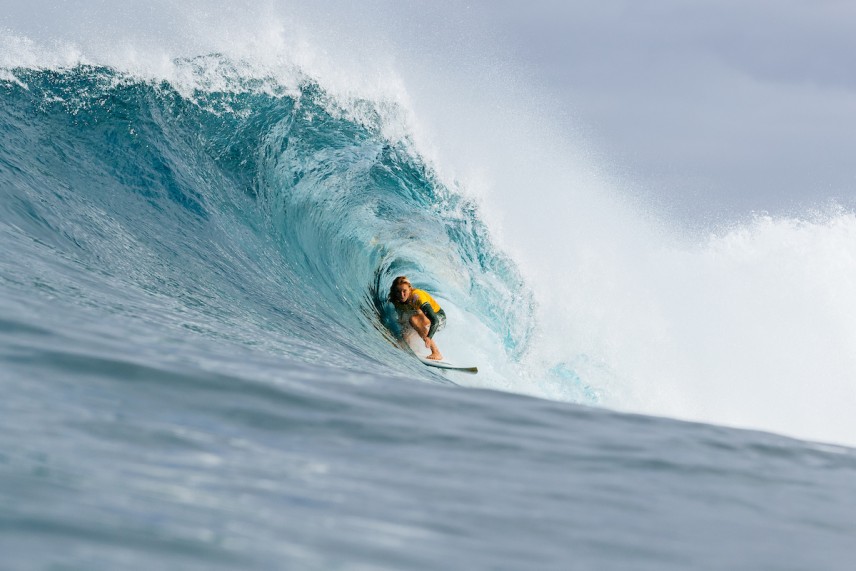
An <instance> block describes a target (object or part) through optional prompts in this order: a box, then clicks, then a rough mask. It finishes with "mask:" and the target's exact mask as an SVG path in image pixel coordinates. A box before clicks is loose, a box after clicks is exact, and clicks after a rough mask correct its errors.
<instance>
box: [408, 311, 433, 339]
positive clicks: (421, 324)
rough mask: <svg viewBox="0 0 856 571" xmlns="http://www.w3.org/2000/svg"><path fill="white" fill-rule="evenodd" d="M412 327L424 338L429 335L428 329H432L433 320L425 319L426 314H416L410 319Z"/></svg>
mask: <svg viewBox="0 0 856 571" xmlns="http://www.w3.org/2000/svg"><path fill="white" fill-rule="evenodd" d="M410 326H411V327H412V328H413V329H414V330H415V331H416V333H418V334H419V336H420V337H424V336H425V335H428V329H430V328H431V320H430V319H428V318H427V317H425V314H424V313H414V314H413V315H412V316H411V317H410Z"/></svg>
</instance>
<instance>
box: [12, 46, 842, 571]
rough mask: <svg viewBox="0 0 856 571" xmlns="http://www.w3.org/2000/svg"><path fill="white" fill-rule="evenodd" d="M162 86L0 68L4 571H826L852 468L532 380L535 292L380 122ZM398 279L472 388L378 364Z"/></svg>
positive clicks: (364, 115) (250, 95)
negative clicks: (427, 310) (404, 280)
mask: <svg viewBox="0 0 856 571" xmlns="http://www.w3.org/2000/svg"><path fill="white" fill-rule="evenodd" d="M176 65H177V66H178V67H179V68H180V69H181V70H182V73H183V74H184V75H183V77H185V79H186V80H187V81H184V82H183V83H182V85H180V86H179V85H175V84H173V83H171V82H170V81H168V80H166V79H163V80H155V79H152V78H150V77H149V78H141V77H139V76H138V75H136V74H134V73H131V72H128V71H124V70H121V69H116V68H111V67H108V66H98V65H82V64H81V65H75V66H70V67H62V66H54V67H50V66H48V67H44V66H33V67H26V66H23V67H12V68H9V69H6V70H4V71H3V72H2V74H0V391H2V397H0V428H2V429H1V430H0V569H4V570H6V569H8V570H29V569H33V570H35V569H56V570H71V569H75V570H78V569H79V570H90V569H146V570H149V569H408V570H410V569H412V570H416V569H426V570H427V569H437V570H439V569H443V570H445V569H497V570H499V569H563V570H564V569H597V570H608V569H616V570H618V569H635V570H647V569H650V570H658V571H663V570H670V569H674V570H686V569H727V570H736V569H747V570H795V571H797V570H800V571H801V570H811V571H815V570H839V569H840V570H850V569H853V568H854V565H856V563H855V562H856V450H854V449H852V448H849V447H846V446H841V445H831V444H818V443H813V442H810V441H803V440H797V439H793V438H787V437H784V436H779V435H774V434H770V433H765V432H760V431H752V430H738V429H734V428H727V427H723V426H716V425H713V424H701V423H691V422H682V421H678V420H672V419H669V418H663V417H656V416H645V415H641V414H630V413H627V412H618V411H615V410H613V409H612V408H611V407H609V406H603V405H604V404H609V403H608V402H604V401H608V400H609V399H608V397H609V392H610V389H608V388H605V387H602V386H599V385H598V383H597V382H596V379H593V378H586V375H585V374H584V370H585V367H584V366H574V363H573V362H569V361H556V362H553V363H550V364H549V366H546V367H540V368H533V367H530V366H528V365H527V355H529V354H530V352H531V350H532V347H533V344H535V343H537V342H538V339H539V338H538V333H537V331H538V324H537V323H536V318H535V316H536V315H537V314H538V313H537V311H536V306H537V303H536V299H535V297H536V296H535V295H534V294H533V291H532V289H531V284H529V283H527V281H526V280H525V279H524V278H523V277H522V274H521V272H520V271H519V270H518V268H517V266H516V264H515V262H514V260H513V259H512V258H510V257H509V256H508V255H506V254H505V253H504V252H503V251H502V249H501V248H498V247H496V245H495V243H494V241H493V240H492V239H491V233H490V231H489V229H488V225H487V224H486V223H485V222H484V220H483V218H482V217H481V216H480V214H479V209H478V207H477V205H476V203H474V202H473V201H472V200H471V199H469V198H467V197H466V193H462V192H460V189H458V188H455V187H454V185H449V184H448V183H446V182H444V179H443V178H442V177H441V176H439V175H438V173H437V172H436V171H435V169H434V168H433V166H432V164H431V161H429V160H427V159H426V158H425V157H424V156H423V155H422V154H420V152H419V149H418V147H417V146H416V145H414V144H413V141H412V140H410V139H409V138H408V137H407V136H391V135H390V133H389V129H388V128H389V125H390V119H389V115H390V114H391V115H395V114H396V113H397V111H396V109H394V108H392V109H390V108H387V107H384V106H383V105H379V104H377V103H376V102H372V101H363V100H354V101H349V102H347V104H346V103H345V102H343V101H341V100H340V99H338V98H337V97H335V96H333V95H331V94H330V93H329V92H327V91H326V90H325V89H324V88H323V87H322V86H321V85H319V84H318V83H317V82H316V81H314V80H313V78H312V77H311V76H309V75H306V76H302V77H298V78H297V80H295V81H294V82H291V83H287V84H286V83H283V82H281V81H279V80H278V79H276V78H272V77H259V76H257V75H252V74H245V73H243V72H242V69H241V66H240V63H239V62H235V61H233V60H230V59H229V58H227V57H224V56H221V55H218V54H212V55H205V56H200V57H198V58H188V59H185V60H182V61H179V62H177V63H176ZM188 78H189V79H188ZM212 78H214V79H216V81H212ZM188 85H191V87H190V88H188V87H187V86H188ZM400 274H406V275H408V276H409V277H410V278H411V280H412V281H413V283H414V284H415V285H417V286H421V287H423V288H425V289H428V290H429V291H432V292H434V293H436V296H437V298H438V299H439V300H440V302H441V304H442V305H443V306H444V308H446V311H447V313H448V314H449V327H448V331H445V332H442V333H440V334H438V336H437V340H438V342H439V343H440V347H441V349H444V347H445V348H446V349H445V350H446V353H447V356H449V358H451V359H455V360H458V361H461V362H462V364H468V365H469V364H478V365H479V366H480V368H481V372H480V373H479V375H475V376H468V375H463V374H459V373H453V372H441V371H437V370H433V369H430V368H427V367H425V366H423V365H422V364H421V363H420V362H419V361H417V360H416V359H415V358H414V357H413V355H412V354H411V353H410V352H408V351H405V350H402V349H401V348H400V347H399V346H398V345H397V343H396V335H397V333H398V332H397V330H396V326H395V323H394V319H392V318H391V315H390V307H389V305H388V304H387V303H386V302H385V297H386V292H387V290H388V288H389V284H390V282H391V281H392V278H393V277H394V276H396V275H400ZM443 343H445V345H444V344H443ZM469 361H473V363H470V362H469ZM577 365H579V363H577ZM819 380H822V379H819ZM527 384H533V385H538V386H541V387H542V388H543V387H549V388H550V390H549V391H546V390H542V391H538V390H531V391H527V390H513V389H515V388H519V387H520V386H521V385H523V386H525V385H527ZM611 390H613V391H614V389H611ZM539 392H540V393H543V394H542V395H541V396H542V397H543V396H545V395H546V396H550V397H555V398H541V397H539V396H538V394H539ZM521 393H531V394H528V395H527V394H521ZM533 395H535V396H533ZM731 398H732V399H734V400H735V401H739V400H740V398H741V397H740V394H739V393H738V394H732V395H731ZM811 412H812V414H815V415H820V416H822V415H823V414H824V411H823V410H813V411H811ZM842 440H852V438H851V439H848V438H846V437H845V438H842Z"/></svg>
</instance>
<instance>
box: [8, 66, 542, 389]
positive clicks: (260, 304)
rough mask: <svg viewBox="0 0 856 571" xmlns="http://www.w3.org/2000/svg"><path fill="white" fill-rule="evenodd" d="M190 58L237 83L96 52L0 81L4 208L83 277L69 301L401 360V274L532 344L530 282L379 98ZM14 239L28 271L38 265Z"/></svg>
mask: <svg viewBox="0 0 856 571" xmlns="http://www.w3.org/2000/svg"><path fill="white" fill-rule="evenodd" d="M182 67H183V68H184V69H186V70H187V72H188V73H190V74H196V75H197V76H198V79H199V83H200V84H202V83H204V81H205V80H204V78H207V77H210V74H211V73H212V70H215V71H214V73H215V76H216V77H217V78H218V79H219V80H220V81H222V82H224V83H225V85H226V86H227V88H226V89H217V90H214V89H211V88H209V89H207V90H203V89H194V90H192V91H191V92H190V93H187V94H180V93H179V92H178V91H176V89H174V88H173V87H171V86H170V85H169V84H167V83H165V82H160V83H158V82H151V81H149V82H147V81H143V80H139V79H135V78H133V77H131V76H128V75H125V74H122V73H120V72H117V71H114V70H111V69H109V68H104V67H86V66H79V67H76V68H73V69H70V70H63V71H45V70H26V69H24V70H16V71H15V72H14V77H13V78H12V79H13V80H14V81H11V80H9V81H6V82H5V83H4V84H3V91H4V95H3V108H2V126H3V127H2V128H3V133H4V140H7V141H8V142H9V144H4V145H3V150H2V151H0V165H2V166H3V170H2V173H3V174H2V180H0V184H2V185H3V186H4V187H5V188H6V189H7V192H8V196H7V199H6V200H5V201H4V212H3V220H2V222H3V225H4V227H5V228H6V232H7V235H10V237H11V238H12V239H13V240H16V241H21V240H24V241H26V242H27V243H28V244H27V247H28V249H30V250H32V249H33V248H36V249H38V250H39V251H40V252H42V254H39V255H40V256H44V257H46V258H49V259H54V260H57V261H59V260H61V263H62V264H63V267H64V268H68V269H69V270H70V271H73V272H74V273H76V274H84V275H85V276H86V282H87V283H88V284H89V287H81V286H76V287H74V292H73V293H72V292H71V291H69V292H67V293H68V295H67V297H68V299H72V300H74V302H75V303H81V304H98V305H103V304H104V302H105V299H104V298H105V297H107V298H108V299H110V300H112V302H111V303H112V306H113V307H114V308H115V309H116V310H117V311H118V312H120V313H122V314H124V315H125V316H127V317H131V318H133V319H135V320H143V321H153V320H154V321H161V322H170V321H172V322H175V321H176V315H177V314H178V315H183V316H185V317H184V318H182V321H183V322H182V323H181V324H180V327H184V328H187V329H190V330H192V331H194V332H195V333H197V334H201V335H204V336H207V337H209V338H211V339H215V340H221V339H222V340H228V341H234V342H238V343H243V344H249V345H258V344H262V345H267V344H271V343H273V344H276V345H278V349H279V350H281V351H283V352H285V354H287V355H289V356H292V357H294V358H296V359H303V360H309V361H312V362H317V361H318V360H319V359H321V360H322V361H323V362H325V363H328V364H329V363H330V362H333V363H335V364H338V365H341V366H348V365H349V364H351V366H353V361H355V360H360V361H365V360H369V361H375V362H377V361H382V362H388V361H389V360H390V359H393V360H394V361H395V360H397V361H398V362H399V363H402V362H404V359H405V358H406V357H402V355H401V352H400V351H390V350H389V347H390V341H391V340H392V339H393V337H392V335H391V333H390V331H389V329H390V327H393V328H394V322H392V321H390V320H389V319H388V315H387V312H388V308H387V305H388V304H386V303H385V297H386V291H387V288H388V287H389V283H391V281H392V278H393V277H394V276H395V275H398V274H407V275H409V276H410V278H411V280H412V281H413V282H414V283H416V284H417V285H420V286H422V287H425V288H427V289H429V290H430V291H433V292H435V293H436V295H437V296H438V297H439V298H441V299H443V300H446V301H447V302H449V303H450V304H452V305H453V306H454V307H461V308H470V309H468V314H467V316H466V318H467V319H473V320H481V321H485V322H489V323H490V324H491V330H493V331H495V332H497V333H498V335H499V336H500V337H501V346H502V347H503V348H504V349H505V350H506V351H507V353H508V355H509V356H510V357H513V356H515V355H520V354H521V353H522V352H523V351H524V350H525V347H526V345H527V342H528V338H529V335H530V331H531V329H532V325H533V324H532V322H531V317H530V314H531V308H530V305H531V296H529V294H526V293H523V294H522V297H521V293H520V292H521V291H524V292H525V289H524V288H523V285H522V282H521V280H520V277H519V276H518V274H517V271H516V269H515V268H514V266H513V265H512V264H511V263H510V261H509V260H508V259H507V258H506V257H505V256H503V255H502V254H501V253H499V252H497V251H496V250H495V249H494V248H493V247H492V245H491V242H490V241H489V238H488V234H487V230H486V227H485V225H484V224H483V223H482V222H481V221H480V220H479V218H478V216H477V213H476V208H475V205H474V203H473V202H472V201H468V200H467V199H465V198H463V197H462V196H461V195H460V194H459V193H457V192H454V191H453V190H451V189H449V188H447V187H445V186H444V185H443V184H442V183H441V182H439V180H438V179H437V177H436V176H435V175H434V174H433V173H432V171H431V169H430V168H429V167H428V166H426V165H425V163H424V162H423V161H422V160H421V159H420V158H419V156H418V155H416V154H415V153H413V152H412V151H411V150H410V149H409V145H408V141H407V140H406V139H398V140H391V139H390V138H389V137H388V136H386V135H385V134H384V133H383V128H384V122H383V121H382V120H381V118H380V115H379V110H378V109H377V108H373V107H372V104H371V103H370V102H365V101H357V102H355V103H353V104H352V106H351V108H350V109H346V108H343V107H342V106H339V105H337V104H336V103H335V102H334V101H333V100H332V98H330V97H329V96H327V95H326V94H325V93H324V92H323V91H322V90H321V89H320V88H319V87H318V86H317V85H315V84H313V83H312V82H311V81H309V80H304V81H301V82H299V83H298V85H297V86H296V87H293V86H292V87H285V86H282V85H279V84H277V83H276V82H273V81H272V80H259V79H247V78H243V77H241V76H240V74H238V73H237V72H236V71H235V67H234V66H233V65H232V64H231V63H230V62H229V61H227V60H226V59H224V58H220V57H216V56H211V57H206V58H197V59H195V60H189V61H186V62H183V63H182ZM34 157H38V158H37V160H33V158H34ZM10 254H12V252H11V251H8V250H7V256H6V258H7V259H6V265H7V268H8V267H9V266H17V268H15V269H14V270H12V271H14V272H17V273H19V274H21V273H22V272H23V275H19V276H18V278H17V281H18V283H19V284H21V285H22V286H23V284H25V283H27V282H33V281H38V279H39V276H37V275H34V274H31V273H29V272H26V271H24V270H23V268H22V267H21V266H20V259H16V258H15V256H11V255H10ZM25 267H27V266H26V265H25ZM28 269H32V268H28ZM63 272H64V270H62V271H60V272H59V273H60V274H62V273H63ZM58 278H59V279H63V280H66V279H70V278H68V276H65V275H60V276H58ZM46 281H50V280H46ZM68 287H72V285H71V284H68ZM131 298H135V299H140V298H142V299H146V300H148V301H147V302H145V306H144V307H145V311H140V310H139V308H138V307H129V305H128V300H129V299H131ZM155 300H162V301H163V302H164V304H163V305H160V304H159V303H157V302H155ZM456 317H457V318H459V319H460V318H461V317H463V316H461V315H458V316H456ZM173 324H174V325H179V324H178V323H173ZM275 340H276V341H275ZM340 346H341V347H340ZM331 353H332V355H331ZM364 366H365V364H364V363H362V364H361V365H360V367H364ZM417 370H418V369H417ZM420 373H423V375H422V376H426V375H425V374H424V373H425V372H424V371H421V370H420ZM428 376H431V375H428Z"/></svg>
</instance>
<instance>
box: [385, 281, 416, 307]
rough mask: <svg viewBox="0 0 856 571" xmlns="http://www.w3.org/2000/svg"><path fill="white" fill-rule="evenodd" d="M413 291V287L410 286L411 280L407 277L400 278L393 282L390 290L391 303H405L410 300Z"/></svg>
mask: <svg viewBox="0 0 856 571" xmlns="http://www.w3.org/2000/svg"><path fill="white" fill-rule="evenodd" d="M412 291H413V286H412V285H410V280H408V279H407V276H398V277H397V278H395V279H394V280H392V285H391V286H390V288H389V301H391V302H393V303H404V302H405V301H407V300H408V298H409V297H410V292H412Z"/></svg>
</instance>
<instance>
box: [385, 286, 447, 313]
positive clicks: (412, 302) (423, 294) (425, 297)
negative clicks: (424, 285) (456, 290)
mask: <svg viewBox="0 0 856 571" xmlns="http://www.w3.org/2000/svg"><path fill="white" fill-rule="evenodd" d="M426 303H427V304H428V305H430V306H431V309H433V310H434V313H437V312H438V311H440V304H439V303H437V301H436V300H435V299H434V298H433V297H431V294H430V293H428V292H427V291H425V290H424V289H416V288H414V289H413V292H412V293H411V294H410V299H409V300H407V301H406V302H405V303H396V304H395V306H396V307H400V308H401V309H405V308H406V309H419V308H421V307H422V306H423V305H424V304H426Z"/></svg>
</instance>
